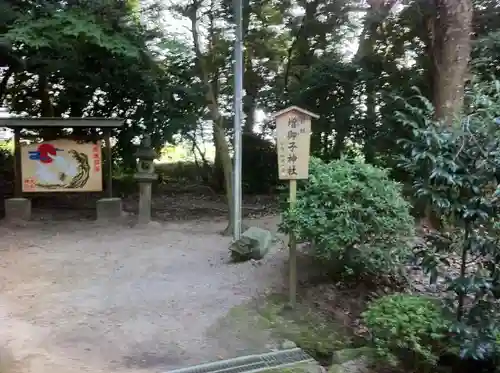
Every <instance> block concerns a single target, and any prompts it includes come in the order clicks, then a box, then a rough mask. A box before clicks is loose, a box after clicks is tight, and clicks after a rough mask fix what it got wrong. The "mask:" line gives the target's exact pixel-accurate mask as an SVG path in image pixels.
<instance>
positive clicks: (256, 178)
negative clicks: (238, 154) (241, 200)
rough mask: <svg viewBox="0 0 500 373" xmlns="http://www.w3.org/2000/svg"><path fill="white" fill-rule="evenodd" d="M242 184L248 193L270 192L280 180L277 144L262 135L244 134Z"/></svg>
mask: <svg viewBox="0 0 500 373" xmlns="http://www.w3.org/2000/svg"><path fill="white" fill-rule="evenodd" d="M242 144H243V149H242V153H243V157H242V162H241V163H242V168H243V175H242V184H243V190H244V192H245V193H247V194H268V193H270V192H273V191H274V190H275V189H276V186H277V182H278V163H277V160H278V155H277V153H276V146H275V145H274V144H273V143H272V142H270V141H269V140H266V139H264V138H263V137H262V136H261V135H258V134H253V133H245V134H243V142H242Z"/></svg>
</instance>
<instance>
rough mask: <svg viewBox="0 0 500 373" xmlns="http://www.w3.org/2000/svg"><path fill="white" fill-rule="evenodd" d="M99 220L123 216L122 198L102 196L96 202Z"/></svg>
mask: <svg viewBox="0 0 500 373" xmlns="http://www.w3.org/2000/svg"><path fill="white" fill-rule="evenodd" d="M96 211H97V220H98V221H112V220H118V219H120V218H121V217H122V216H123V210H122V200H121V198H101V199H100V200H98V201H97V204H96Z"/></svg>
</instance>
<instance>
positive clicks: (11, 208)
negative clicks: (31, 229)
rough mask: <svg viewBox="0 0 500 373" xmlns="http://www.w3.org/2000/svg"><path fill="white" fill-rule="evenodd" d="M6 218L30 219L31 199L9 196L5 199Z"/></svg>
mask: <svg viewBox="0 0 500 373" xmlns="http://www.w3.org/2000/svg"><path fill="white" fill-rule="evenodd" d="M5 219H6V220H30V219H31V200H29V199H28V198H9V199H6V200H5Z"/></svg>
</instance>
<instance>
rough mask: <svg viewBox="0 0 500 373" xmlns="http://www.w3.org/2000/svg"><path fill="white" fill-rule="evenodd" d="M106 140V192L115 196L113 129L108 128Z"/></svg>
mask: <svg viewBox="0 0 500 373" xmlns="http://www.w3.org/2000/svg"><path fill="white" fill-rule="evenodd" d="M105 131H106V132H105V137H104V141H105V143H106V165H107V168H108V181H107V185H106V192H107V194H108V197H109V198H113V151H112V149H111V129H110V128H106V130H105Z"/></svg>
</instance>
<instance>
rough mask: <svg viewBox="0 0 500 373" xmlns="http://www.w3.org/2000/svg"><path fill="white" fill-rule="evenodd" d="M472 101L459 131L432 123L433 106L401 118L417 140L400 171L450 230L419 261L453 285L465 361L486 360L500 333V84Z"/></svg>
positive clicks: (410, 142) (487, 85)
mask: <svg viewBox="0 0 500 373" xmlns="http://www.w3.org/2000/svg"><path fill="white" fill-rule="evenodd" d="M421 100H423V101H425V99H422V98H421ZM466 102H467V103H468V105H467V107H466V112H467V114H466V115H464V116H463V117H462V118H457V120H456V122H455V123H454V125H453V126H446V125H443V124H441V123H435V122H433V121H432V105H430V104H429V103H426V105H425V107H426V109H418V108H415V107H414V106H412V105H409V104H408V105H407V106H408V107H407V110H406V111H405V112H401V113H399V117H400V119H401V123H402V124H403V125H405V126H407V127H410V128H411V130H412V133H413V137H412V138H411V139H406V140H404V141H403V144H404V146H405V147H406V149H407V150H408V152H407V154H408V155H409V156H408V157H407V158H406V159H404V160H403V162H402V166H403V167H404V169H405V170H406V171H407V172H409V173H411V174H412V175H413V176H414V178H415V183H414V187H415V194H416V196H417V197H418V198H419V199H420V200H422V201H423V202H424V203H426V204H427V206H429V208H430V209H431V210H432V211H433V212H434V214H436V216H440V217H442V218H443V220H444V221H445V222H446V223H447V227H448V229H446V230H444V228H443V230H442V231H441V232H436V233H435V234H434V235H433V239H432V240H429V244H430V247H425V248H424V249H423V250H422V252H421V253H420V257H421V258H422V265H423V266H424V268H425V269H426V270H427V271H428V272H430V273H431V277H432V278H433V279H437V278H438V277H442V278H444V280H445V282H446V283H447V286H448V297H447V298H448V299H447V300H446V303H445V306H446V309H447V310H448V311H449V312H450V313H452V314H453V315H454V319H455V320H456V322H455V323H454V324H453V325H452V327H451V329H450V331H451V332H452V333H453V335H454V337H455V339H456V341H457V343H458V344H460V347H461V351H460V356H461V357H462V358H464V359H466V358H472V359H476V360H488V359H491V358H492V357H493V355H494V354H495V340H496V333H497V332H498V330H499V326H500V324H499V319H498V314H499V311H500V269H499V268H500V266H499V264H500V236H499V232H500V231H499V225H498V222H499V219H498V218H499V212H500V205H499V199H498V196H499V195H500V193H499V192H500V190H499V189H498V188H497V189H496V191H495V188H496V185H497V184H498V181H499V177H500V172H499V171H500V141H499V135H500V126H499V125H498V124H497V123H496V118H497V117H498V116H499V115H500V104H499V102H500V83H499V82H497V81H492V82H482V83H478V84H474V85H473V86H472V88H471V90H470V92H468V94H467V97H466ZM453 254H455V255H457V256H459V258H460V264H461V265H460V271H459V273H458V274H457V275H454V274H453V273H454V271H453V270H452V268H451V265H452V264H451V263H450V261H448V258H449V257H450V255H453ZM471 264H472V267H471V266H470V265H471Z"/></svg>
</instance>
